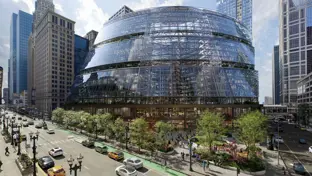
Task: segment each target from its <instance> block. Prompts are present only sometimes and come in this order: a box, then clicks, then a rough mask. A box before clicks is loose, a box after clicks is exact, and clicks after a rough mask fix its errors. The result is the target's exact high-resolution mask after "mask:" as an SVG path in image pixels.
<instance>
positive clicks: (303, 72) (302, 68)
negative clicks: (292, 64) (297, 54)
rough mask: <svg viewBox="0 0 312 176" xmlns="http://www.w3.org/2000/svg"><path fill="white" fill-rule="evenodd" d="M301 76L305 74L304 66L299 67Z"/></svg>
mask: <svg viewBox="0 0 312 176" xmlns="http://www.w3.org/2000/svg"><path fill="white" fill-rule="evenodd" d="M301 74H306V71H305V65H301Z"/></svg>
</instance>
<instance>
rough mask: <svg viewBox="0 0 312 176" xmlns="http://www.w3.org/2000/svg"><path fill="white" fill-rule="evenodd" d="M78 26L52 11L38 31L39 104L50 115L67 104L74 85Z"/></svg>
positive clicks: (37, 98)
mask: <svg viewBox="0 0 312 176" xmlns="http://www.w3.org/2000/svg"><path fill="white" fill-rule="evenodd" d="M74 25H75V22H74V21H72V20H70V19H67V18H65V17H63V16H61V15H59V14H57V13H55V12H53V11H50V10H48V11H46V13H45V14H44V15H43V16H42V18H41V20H39V22H38V24H37V25H36V28H35V33H36V36H35V38H34V40H35V41H34V43H35V49H34V65H33V72H34V75H33V76H34V82H35V85H36V87H35V89H36V93H35V94H36V98H35V101H36V107H37V108H38V109H39V110H40V111H42V112H45V113H46V114H50V113H51V111H52V110H53V109H55V108H57V107H60V106H62V105H63V104H64V101H65V98H66V96H67V93H68V92H69V89H70V87H71V85H72V82H73V78H74V45H75V37H74V35H75V31H74V29H75V26H74Z"/></svg>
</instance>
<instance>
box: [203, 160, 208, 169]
mask: <svg viewBox="0 0 312 176" xmlns="http://www.w3.org/2000/svg"><path fill="white" fill-rule="evenodd" d="M206 165H207V161H206V160H203V163H202V166H203V170H204V172H206Z"/></svg>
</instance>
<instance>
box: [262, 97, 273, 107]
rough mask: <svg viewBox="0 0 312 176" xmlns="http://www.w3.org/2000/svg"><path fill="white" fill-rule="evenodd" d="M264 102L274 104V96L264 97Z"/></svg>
mask: <svg viewBox="0 0 312 176" xmlns="http://www.w3.org/2000/svg"><path fill="white" fill-rule="evenodd" d="M264 104H265V105H273V98H272V97H267V96H266V97H264Z"/></svg>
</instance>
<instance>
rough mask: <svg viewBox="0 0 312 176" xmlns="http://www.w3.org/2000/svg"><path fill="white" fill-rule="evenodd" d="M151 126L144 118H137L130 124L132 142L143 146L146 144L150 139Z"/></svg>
mask: <svg viewBox="0 0 312 176" xmlns="http://www.w3.org/2000/svg"><path fill="white" fill-rule="evenodd" d="M148 133H149V127H148V123H147V122H146V121H145V120H144V118H137V119H135V120H134V121H132V122H131V124H130V141H131V143H132V144H134V145H136V146H138V147H139V151H140V150H141V148H143V147H145V146H146V143H147V142H148V140H149V136H148Z"/></svg>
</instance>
